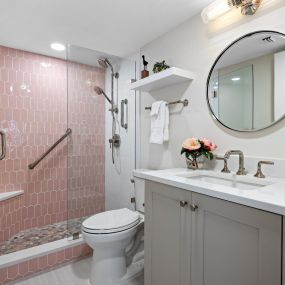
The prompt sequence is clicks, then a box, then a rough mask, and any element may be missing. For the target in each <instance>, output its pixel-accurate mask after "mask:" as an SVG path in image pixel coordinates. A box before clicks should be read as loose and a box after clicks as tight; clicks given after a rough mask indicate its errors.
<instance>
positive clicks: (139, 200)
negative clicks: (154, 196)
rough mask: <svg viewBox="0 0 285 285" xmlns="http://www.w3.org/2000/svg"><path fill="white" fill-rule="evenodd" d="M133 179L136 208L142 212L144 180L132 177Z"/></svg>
mask: <svg viewBox="0 0 285 285" xmlns="http://www.w3.org/2000/svg"><path fill="white" fill-rule="evenodd" d="M134 181H135V199H136V210H137V211H139V212H141V213H144V193H145V180H144V179H141V178H138V177H134Z"/></svg>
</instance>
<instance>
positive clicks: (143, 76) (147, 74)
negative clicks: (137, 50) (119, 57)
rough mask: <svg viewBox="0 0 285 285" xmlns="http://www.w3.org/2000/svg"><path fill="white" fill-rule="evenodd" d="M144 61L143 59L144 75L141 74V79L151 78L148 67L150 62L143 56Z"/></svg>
mask: <svg viewBox="0 0 285 285" xmlns="http://www.w3.org/2000/svg"><path fill="white" fill-rule="evenodd" d="M142 59H143V70H142V73H141V78H142V79H143V78H146V77H148V76H149V71H148V70H147V65H148V62H147V61H146V60H145V56H144V55H143V56H142Z"/></svg>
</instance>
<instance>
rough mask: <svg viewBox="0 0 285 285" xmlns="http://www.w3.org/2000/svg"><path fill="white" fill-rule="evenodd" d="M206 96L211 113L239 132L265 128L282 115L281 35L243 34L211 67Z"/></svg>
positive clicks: (284, 39) (284, 38)
mask: <svg viewBox="0 0 285 285" xmlns="http://www.w3.org/2000/svg"><path fill="white" fill-rule="evenodd" d="M207 99H208V105H209V108H210V110H211V112H212V114H213V116H214V117H215V118H216V119H217V120H218V121H219V122H220V123H221V124H222V125H224V126H225V127H227V128H230V129H232V130H236V131H241V132H250V131H258V130H261V129H265V128H268V127H270V126H272V125H273V124H275V123H276V122H278V121H280V120H281V119H283V118H284V117H285V35H284V34H282V33H279V32H273V31H259V32H254V33H251V34H247V35H245V36H243V37H242V38H240V39H238V40H236V41H235V42H233V43H232V44H231V45H230V46H228V47H227V48H226V49H225V50H224V51H223V52H222V53H221V54H220V55H219V57H218V58H217V60H216V61H215V63H214V65H213V67H212V68H211V71H210V74H209V77H208V81H207Z"/></svg>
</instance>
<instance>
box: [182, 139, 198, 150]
mask: <svg viewBox="0 0 285 285" xmlns="http://www.w3.org/2000/svg"><path fill="white" fill-rule="evenodd" d="M182 147H183V148H185V149H188V150H190V151H192V150H198V149H199V148H200V147H201V144H200V143H199V141H198V140H197V139H195V138H191V139H187V140H185V141H184V142H183V144H182Z"/></svg>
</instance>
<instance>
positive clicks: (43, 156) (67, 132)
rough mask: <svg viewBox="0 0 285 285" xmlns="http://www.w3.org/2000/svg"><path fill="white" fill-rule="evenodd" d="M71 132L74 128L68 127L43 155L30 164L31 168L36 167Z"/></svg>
mask: <svg viewBox="0 0 285 285" xmlns="http://www.w3.org/2000/svg"><path fill="white" fill-rule="evenodd" d="M71 133H72V130H71V129H67V130H66V132H65V134H64V135H63V136H62V137H61V138H60V139H59V140H57V141H56V142H55V143H54V144H53V145H52V146H51V147H50V148H49V149H48V150H47V151H46V152H45V153H44V154H43V155H42V156H41V157H39V158H38V159H37V160H36V161H35V162H33V163H31V164H29V165H28V167H29V169H34V168H35V167H36V166H37V165H38V164H39V163H40V162H41V161H42V160H43V159H44V158H45V157H46V156H47V155H48V154H49V153H50V152H51V151H53V150H54V149H55V148H56V147H57V146H58V145H59V144H60V143H61V142H62V141H63V140H64V139H65V138H66V137H68V136H69V135H70V134H71Z"/></svg>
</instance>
